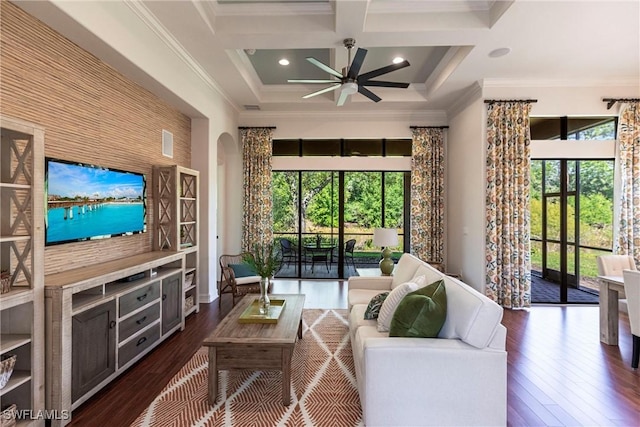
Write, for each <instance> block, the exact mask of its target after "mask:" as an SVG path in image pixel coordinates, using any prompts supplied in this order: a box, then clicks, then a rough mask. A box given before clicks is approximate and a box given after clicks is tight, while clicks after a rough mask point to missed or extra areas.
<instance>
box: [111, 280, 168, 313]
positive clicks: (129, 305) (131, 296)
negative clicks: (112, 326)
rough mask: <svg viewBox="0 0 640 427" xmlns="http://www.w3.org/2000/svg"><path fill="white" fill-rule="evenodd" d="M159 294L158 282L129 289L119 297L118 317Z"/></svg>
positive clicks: (145, 303)
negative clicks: (133, 289) (132, 289)
mask: <svg viewBox="0 0 640 427" xmlns="http://www.w3.org/2000/svg"><path fill="white" fill-rule="evenodd" d="M159 296H160V282H153V283H150V284H148V285H147V286H143V287H142V288H139V289H136V290H135V291H131V292H129V293H128V294H126V295H123V296H121V297H120V317H122V316H125V315H127V314H129V313H131V312H132V311H135V310H136V309H138V308H140V307H142V306H143V305H147V304H149V303H150V302H152V301H154V300H156V299H158V297H159Z"/></svg>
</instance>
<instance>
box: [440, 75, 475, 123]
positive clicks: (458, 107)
mask: <svg viewBox="0 0 640 427" xmlns="http://www.w3.org/2000/svg"><path fill="white" fill-rule="evenodd" d="M480 99H482V86H481V85H480V83H479V82H474V83H473V84H472V85H471V86H469V87H468V88H467V89H466V90H465V91H464V92H463V93H462V95H461V96H460V97H459V98H458V99H457V100H456V102H454V103H453V104H452V105H451V107H449V109H447V117H448V118H451V117H454V116H457V115H458V114H459V113H460V112H462V110H464V109H465V108H467V107H468V106H469V105H471V104H472V103H474V102H475V101H478V100H480Z"/></svg>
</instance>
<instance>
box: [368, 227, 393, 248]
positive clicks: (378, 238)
mask: <svg viewBox="0 0 640 427" xmlns="http://www.w3.org/2000/svg"><path fill="white" fill-rule="evenodd" d="M373 244H374V245H376V246H380V247H385V248H386V247H389V246H397V245H398V231H397V230H396V229H395V228H375V229H374V230H373Z"/></svg>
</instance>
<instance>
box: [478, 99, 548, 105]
mask: <svg viewBox="0 0 640 427" xmlns="http://www.w3.org/2000/svg"><path fill="white" fill-rule="evenodd" d="M494 102H529V103H536V102H538V100H537V99H485V100H484V103H485V104H493V103H494Z"/></svg>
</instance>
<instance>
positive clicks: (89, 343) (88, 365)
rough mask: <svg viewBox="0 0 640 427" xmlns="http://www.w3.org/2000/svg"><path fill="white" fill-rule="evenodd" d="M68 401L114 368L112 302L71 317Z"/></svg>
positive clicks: (114, 349)
mask: <svg viewBox="0 0 640 427" xmlns="http://www.w3.org/2000/svg"><path fill="white" fill-rule="evenodd" d="M72 335H73V338H72V352H71V353H72V368H71V371H72V373H71V400H72V401H73V402H75V401H76V400H78V399H79V398H80V397H82V396H83V395H84V394H85V393H87V392H88V391H90V390H91V389H92V388H93V387H95V386H97V385H98V384H100V382H102V381H103V380H104V379H105V378H107V377H109V375H111V374H112V373H114V372H115V369H116V302H115V301H110V302H108V303H105V304H102V305H99V306H98V307H95V308H92V309H90V310H87V311H84V312H82V313H80V314H77V315H75V316H73V326H72Z"/></svg>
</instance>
